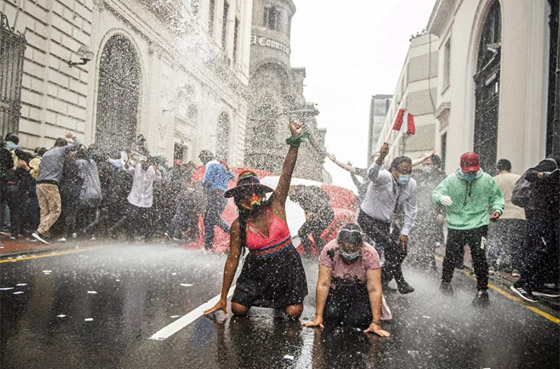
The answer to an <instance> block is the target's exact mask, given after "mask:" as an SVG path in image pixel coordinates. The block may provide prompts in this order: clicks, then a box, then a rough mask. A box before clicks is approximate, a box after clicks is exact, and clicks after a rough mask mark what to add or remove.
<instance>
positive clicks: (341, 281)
mask: <svg viewBox="0 0 560 369" xmlns="http://www.w3.org/2000/svg"><path fill="white" fill-rule="evenodd" d="M381 310H382V289H381V263H380V261H379V255H378V254H377V251H375V248H373V246H371V245H369V244H367V243H365V242H364V233H363V232H362V228H361V227H360V226H359V225H357V224H354V223H348V224H346V225H344V226H342V227H341V228H340V230H339V231H338V236H337V238H336V239H334V240H332V241H331V242H329V243H328V244H327V245H326V246H325V247H324V248H323V251H321V256H320V257H319V279H318V280H317V292H316V308H315V319H313V321H311V322H303V323H302V325H304V326H306V327H320V328H323V327H324V326H323V324H327V325H331V324H332V325H345V326H349V327H357V328H362V329H365V331H364V332H366V333H367V332H372V333H375V334H377V335H379V336H382V337H387V336H389V333H388V332H386V331H384V330H383V329H381Z"/></svg>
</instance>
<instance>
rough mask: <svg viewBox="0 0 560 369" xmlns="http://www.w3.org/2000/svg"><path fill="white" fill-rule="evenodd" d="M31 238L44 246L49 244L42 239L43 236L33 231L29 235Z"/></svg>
mask: <svg viewBox="0 0 560 369" xmlns="http://www.w3.org/2000/svg"><path fill="white" fill-rule="evenodd" d="M31 236H32V237H33V238H34V239H36V240H37V241H40V242H42V243H44V244H45V245H48V244H49V243H48V242H47V241H46V240H45V239H44V238H43V237H44V236H43V235H42V234H40V233H39V232H37V231H35V232H33V233H31Z"/></svg>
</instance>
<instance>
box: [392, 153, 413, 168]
mask: <svg viewBox="0 0 560 369" xmlns="http://www.w3.org/2000/svg"><path fill="white" fill-rule="evenodd" d="M402 163H408V164H410V165H412V160H410V158H409V157H408V156H398V157H396V158H394V159H393V161H392V162H391V167H390V169H391V170H393V169H394V170H399V165H401V164H402Z"/></svg>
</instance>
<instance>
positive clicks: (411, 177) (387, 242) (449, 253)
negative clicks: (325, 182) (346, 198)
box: [326, 145, 560, 305]
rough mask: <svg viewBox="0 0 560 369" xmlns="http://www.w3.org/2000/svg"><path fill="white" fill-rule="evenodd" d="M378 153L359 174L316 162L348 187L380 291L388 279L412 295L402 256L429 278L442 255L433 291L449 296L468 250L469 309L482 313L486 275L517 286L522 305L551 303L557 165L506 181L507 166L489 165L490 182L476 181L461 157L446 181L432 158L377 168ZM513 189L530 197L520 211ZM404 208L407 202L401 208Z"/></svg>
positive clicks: (555, 272)
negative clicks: (346, 177) (379, 266)
mask: <svg viewBox="0 0 560 369" xmlns="http://www.w3.org/2000/svg"><path fill="white" fill-rule="evenodd" d="M387 151H388V146H387V145H384V146H383V147H382V148H381V149H380V151H379V152H377V153H375V154H374V156H373V157H372V161H371V162H370V163H369V165H370V166H369V168H356V167H353V166H352V164H351V163H350V162H348V163H343V162H341V161H338V160H337V159H336V157H335V156H334V155H333V154H330V153H327V154H326V156H327V157H328V158H329V159H330V160H331V161H333V162H334V163H335V164H337V165H338V166H339V167H341V168H343V169H345V170H347V171H348V172H349V173H350V175H351V176H352V180H353V181H354V183H355V184H356V187H357V192H358V195H359V196H358V202H359V204H360V206H359V210H358V218H357V219H358V223H359V224H360V225H361V226H362V228H363V229H364V231H365V233H366V236H367V238H368V240H369V241H375V242H374V244H375V246H376V249H377V251H378V252H379V254H380V255H381V256H382V259H384V266H383V273H382V283H383V287H384V289H390V287H389V286H388V285H387V283H388V281H390V280H391V279H392V278H393V277H395V278H396V280H397V287H399V288H398V289H399V291H400V292H401V293H410V292H412V291H414V289H413V288H412V286H410V285H409V284H408V283H407V282H406V281H405V280H404V276H403V275H402V271H401V270H400V265H401V263H402V262H403V261H404V259H405V258H406V257H407V255H408V256H409V257H408V260H407V261H408V263H409V264H412V265H414V266H417V267H422V268H425V269H427V270H430V271H433V272H436V273H437V267H436V256H437V255H436V254H437V253H436V249H437V248H438V247H442V249H443V251H444V253H445V256H444V261H443V270H442V276H441V279H442V281H441V285H440V289H441V291H442V292H443V293H444V294H453V288H452V286H451V279H452V277H453V271H454V270H455V269H463V268H465V266H464V263H465V254H464V249H465V247H468V249H470V253H471V258H472V267H473V272H474V274H475V275H476V277H477V295H476V296H475V299H474V300H473V303H475V304H482V305H486V304H488V302H489V299H488V293H487V289H488V276H489V275H493V274H495V273H500V275H501V276H503V277H505V278H507V279H510V280H512V281H516V280H517V279H518V278H519V280H518V281H517V282H516V283H515V284H514V285H513V286H512V287H511V289H512V291H513V292H514V293H516V294H517V295H519V296H520V297H521V298H523V299H524V300H525V301H529V302H535V301H537V299H538V296H547V297H558V296H560V293H559V290H560V276H559V271H560V257H559V240H558V237H559V236H558V234H559V232H558V230H559V229H560V221H559V218H560V206H559V197H560V169H559V167H558V165H559V163H560V158H559V157H554V156H552V157H549V158H546V159H545V160H543V161H541V162H540V163H539V164H538V165H537V166H535V167H534V168H529V169H528V170H527V171H526V172H525V173H524V174H523V175H522V176H520V175H516V174H513V173H511V170H512V164H511V162H510V161H509V160H507V159H500V160H499V161H498V162H497V163H496V168H495V173H485V172H484V170H483V169H481V167H480V165H479V159H478V155H477V154H476V153H474V152H470V153H465V154H464V155H462V156H461V158H459V159H460V160H458V162H459V164H460V165H459V168H457V169H456V170H455V172H453V173H451V174H449V175H447V174H446V173H445V172H444V170H443V168H442V161H441V158H440V157H439V156H438V155H436V154H435V151H430V152H427V153H425V154H423V155H421V156H420V157H418V158H417V159H415V160H411V159H410V158H408V157H397V158H395V159H394V160H393V161H392V162H391V163H390V165H389V166H387V167H386V166H385V163H384V160H383V159H384V157H385V156H386V155H387ZM380 157H381V159H380ZM380 173H385V174H383V177H384V178H385V180H383V179H382V178H383V177H380ZM357 177H362V179H361V180H359V179H358V178H357ZM403 177H404V178H403ZM521 181H525V182H526V184H525V191H526V192H528V193H530V194H529V195H526V197H527V198H528V199H527V201H526V203H524V204H520V203H519V202H520V201H515V197H516V191H518V189H517V187H520V183H519V182H521ZM410 183H413V186H414V189H413V190H412V189H411V188H410V186H411V184H410ZM522 190H523V189H522ZM411 192H412V196H411ZM407 198H408V199H410V198H412V200H409V201H408V204H407V201H406V199H407ZM512 198H514V200H513V201H512ZM407 213H408V216H407ZM407 218H408V226H407ZM411 224H412V225H411ZM403 229H404V232H403ZM399 244H400V246H401V247H398V246H399Z"/></svg>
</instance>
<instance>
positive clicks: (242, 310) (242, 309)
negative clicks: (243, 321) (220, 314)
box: [231, 302, 251, 316]
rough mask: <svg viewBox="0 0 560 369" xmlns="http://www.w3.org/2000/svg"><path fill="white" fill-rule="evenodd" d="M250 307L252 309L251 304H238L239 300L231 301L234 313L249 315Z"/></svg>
mask: <svg viewBox="0 0 560 369" xmlns="http://www.w3.org/2000/svg"><path fill="white" fill-rule="evenodd" d="M249 309H251V307H250V306H245V305H241V304H238V303H237V302H232V303H231V312H232V313H233V315H237V316H245V315H247V312H248V311H249Z"/></svg>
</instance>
